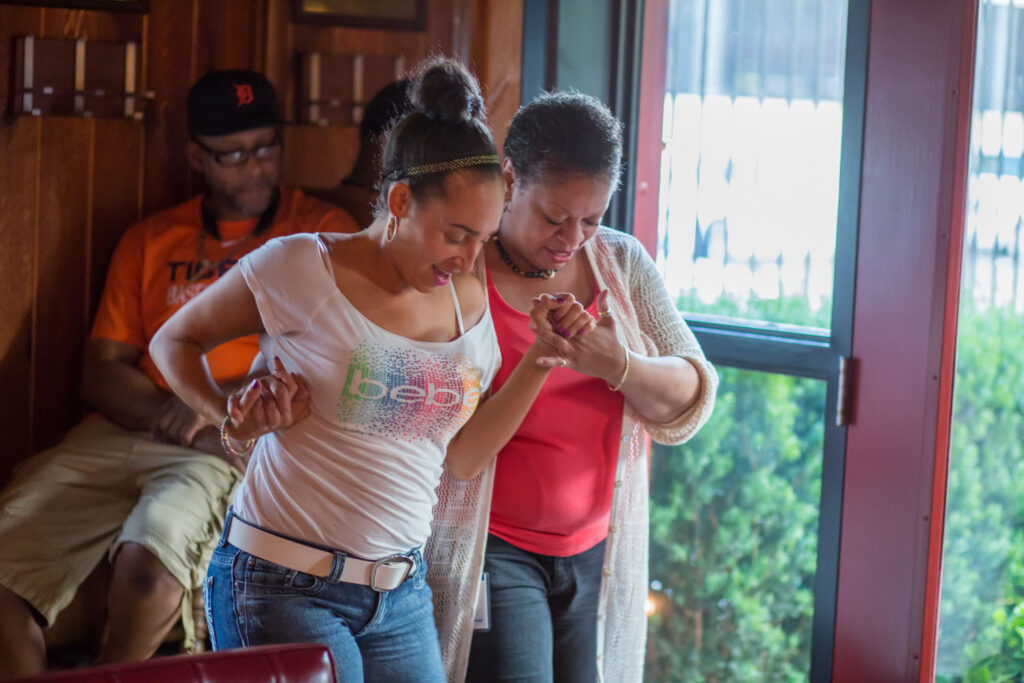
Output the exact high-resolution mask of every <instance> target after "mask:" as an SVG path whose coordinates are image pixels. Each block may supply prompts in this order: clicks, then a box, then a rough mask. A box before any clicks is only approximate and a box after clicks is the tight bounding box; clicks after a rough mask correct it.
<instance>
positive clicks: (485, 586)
mask: <svg viewBox="0 0 1024 683" xmlns="http://www.w3.org/2000/svg"><path fill="white" fill-rule="evenodd" d="M490 590H491V589H490V583H489V582H488V578H487V572H484V573H483V574H482V575H481V576H480V590H479V591H478V592H477V594H476V614H474V615H473V630H474V631H490V630H491V593H490Z"/></svg>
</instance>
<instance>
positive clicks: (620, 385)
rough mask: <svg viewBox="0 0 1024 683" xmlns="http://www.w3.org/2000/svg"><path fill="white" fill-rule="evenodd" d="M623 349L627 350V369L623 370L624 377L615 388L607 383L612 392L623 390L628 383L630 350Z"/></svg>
mask: <svg viewBox="0 0 1024 683" xmlns="http://www.w3.org/2000/svg"><path fill="white" fill-rule="evenodd" d="M623 348H625V349H626V367H625V368H624V369H623V370H622V377H620V378H619V383H618V384H616V385H615V386H614V387H613V386H612V385H611V384H608V383H607V382H605V384H608V388H609V389H611V390H612V391H618V390H619V389H621V388H622V385H623V384H624V383H625V382H626V375H628V374H629V349H628V348H626V347H625V346H623Z"/></svg>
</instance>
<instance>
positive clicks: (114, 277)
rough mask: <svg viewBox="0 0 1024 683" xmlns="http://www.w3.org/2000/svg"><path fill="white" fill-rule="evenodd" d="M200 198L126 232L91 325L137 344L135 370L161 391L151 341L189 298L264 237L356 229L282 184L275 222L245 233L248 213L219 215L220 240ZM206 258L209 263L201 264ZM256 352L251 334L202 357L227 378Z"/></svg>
mask: <svg viewBox="0 0 1024 683" xmlns="http://www.w3.org/2000/svg"><path fill="white" fill-rule="evenodd" d="M201 202H202V197H193V198H192V199H190V200H188V201H187V202H185V203H184V204H179V205H178V206H176V207H174V208H171V209H168V210H166V211H162V212H160V213H158V214H155V215H153V216H150V217H149V218H146V219H144V220H142V221H140V222H139V223H136V224H135V225H133V226H132V227H130V228H129V229H128V230H127V232H125V234H124V236H123V237H122V238H121V241H120V243H119V244H118V245H117V249H115V250H114V256H113V258H112V259H111V262H110V269H109V270H108V271H107V283H106V287H105V288H104V290H103V297H102V298H101V299H100V305H99V310H98V311H97V312H96V321H95V322H94V323H93V327H92V335H91V336H92V338H94V339H111V340H113V341H118V342H122V343H125V344H131V345H132V346H134V347H136V348H138V349H139V350H141V351H142V358H141V359H140V361H139V369H140V370H142V371H143V372H145V373H146V375H147V376H148V377H149V378H150V379H152V380H153V381H154V382H156V384H157V385H158V386H160V387H161V388H163V389H165V390H169V387H168V386H167V382H166V381H164V378H163V377H162V376H161V375H160V372H159V371H158V370H157V369H156V366H155V365H154V364H153V359H152V358H150V356H149V342H150V340H151V339H152V338H153V335H154V334H156V331H157V329H159V328H160V326H161V325H163V324H164V322H165V321H166V320H167V319H168V318H170V317H171V316H172V315H173V314H174V313H175V312H176V311H177V310H178V309H179V308H181V307H182V306H183V305H184V304H185V303H186V302H187V301H188V300H189V299H191V298H192V297H194V296H196V295H197V294H199V293H200V292H201V291H203V290H204V289H206V288H207V287H208V286H209V285H210V284H211V283H212V282H214V281H215V280H216V279H217V278H218V277H220V276H221V275H223V274H224V273H225V272H226V271H227V270H228V269H229V268H230V267H231V266H233V265H235V263H236V262H237V261H238V260H239V259H241V258H242V257H243V256H245V255H246V254H248V253H249V252H250V251H252V250H254V249H256V248H257V247H259V246H261V245H262V244H263V243H264V242H266V241H267V240H270V239H273V238H275V237H282V236H284V235H291V234H294V233H297V232H356V231H358V229H359V228H358V226H356V223H355V221H354V220H352V218H351V217H350V216H349V215H348V214H347V213H345V212H344V211H342V210H341V209H339V208H337V207H334V206H331V205H330V204H327V203H325V202H322V201H320V200H318V199H313V198H312V197H307V196H305V195H304V194H303V193H302V191H301V190H297V189H292V188H281V199H280V204H279V205H278V209H277V215H276V217H275V218H274V222H273V223H272V224H271V226H270V228H269V229H268V230H267V231H266V232H264V233H263V234H262V235H260V236H259V237H252V238H249V237H248V236H249V233H250V232H251V231H252V230H253V229H254V228H255V227H256V223H257V220H256V219H251V220H245V221H219V222H218V224H217V227H218V230H219V232H220V236H221V239H220V240H217V239H216V238H214V237H212V236H210V235H205V236H203V237H202V238H201V236H202V235H203V228H202V226H203V220H202V215H201V213H200V204H201ZM200 244H202V246H200ZM200 249H202V254H200ZM203 260H205V261H206V262H207V263H212V264H214V267H213V268H212V269H204V268H202V267H200V263H201V262H202V261H203ZM257 353H259V344H258V342H257V338H256V335H252V336H250V337H244V338H242V339H236V340H234V341H231V342H228V343H226V344H222V345H221V346H218V347H217V348H215V349H213V350H212V351H210V352H209V353H208V354H206V357H205V358H206V363H207V366H208V367H209V370H210V375H211V376H212V377H213V379H214V380H215V381H217V382H230V381H232V380H235V379H239V378H241V377H244V376H245V375H246V374H248V372H249V368H250V367H251V366H252V362H253V360H254V359H255V358H256V354H257Z"/></svg>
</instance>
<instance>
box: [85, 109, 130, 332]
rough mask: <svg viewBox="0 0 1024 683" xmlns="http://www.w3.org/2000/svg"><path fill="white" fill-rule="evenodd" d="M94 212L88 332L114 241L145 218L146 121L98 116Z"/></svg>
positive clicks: (88, 264) (88, 276) (88, 271)
mask: <svg viewBox="0 0 1024 683" xmlns="http://www.w3.org/2000/svg"><path fill="white" fill-rule="evenodd" d="M94 134H95V141H94V145H95V148H96V150H97V153H96V154H95V155H94V156H93V165H92V177H93V190H92V215H91V217H90V224H91V231H90V239H89V244H88V248H89V251H88V260H87V262H86V266H85V267H86V293H85V304H86V316H85V320H86V326H87V329H86V335H88V329H89V328H91V326H92V320H93V317H94V316H95V314H96V306H97V305H98V303H99V298H100V295H101V294H102V293H103V285H104V282H105V281H106V275H107V267H108V266H109V264H110V257H111V255H112V254H113V253H114V247H116V246H117V242H118V240H120V239H121V235H123V234H124V231H125V229H126V228H127V227H128V226H129V225H131V224H132V223H134V222H135V221H137V220H138V219H139V218H141V216H140V214H139V205H138V187H139V183H141V182H142V172H143V171H142V159H143V155H142V144H143V138H144V135H145V132H144V129H143V126H142V123H141V122H139V121H131V120H128V119H97V120H96V126H95V129H94Z"/></svg>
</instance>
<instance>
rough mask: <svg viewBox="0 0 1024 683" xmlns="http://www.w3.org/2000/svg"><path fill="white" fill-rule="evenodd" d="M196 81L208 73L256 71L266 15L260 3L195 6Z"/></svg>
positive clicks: (242, 0) (227, 0)
mask: <svg viewBox="0 0 1024 683" xmlns="http://www.w3.org/2000/svg"><path fill="white" fill-rule="evenodd" d="M197 11H198V14H197V17H196V26H197V33H196V45H195V77H196V78H198V77H199V76H201V75H202V74H204V73H206V72H207V71H208V70H210V69H259V68H260V67H261V66H262V64H261V60H260V59H259V55H261V54H262V52H263V50H262V48H261V47H258V46H259V45H260V44H261V43H262V40H263V36H264V32H265V27H266V20H265V17H264V13H265V11H266V9H265V7H264V2H262V0H218V1H217V2H209V1H207V2H200V3H199V4H198V5H197Z"/></svg>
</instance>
